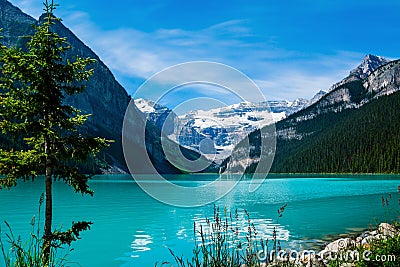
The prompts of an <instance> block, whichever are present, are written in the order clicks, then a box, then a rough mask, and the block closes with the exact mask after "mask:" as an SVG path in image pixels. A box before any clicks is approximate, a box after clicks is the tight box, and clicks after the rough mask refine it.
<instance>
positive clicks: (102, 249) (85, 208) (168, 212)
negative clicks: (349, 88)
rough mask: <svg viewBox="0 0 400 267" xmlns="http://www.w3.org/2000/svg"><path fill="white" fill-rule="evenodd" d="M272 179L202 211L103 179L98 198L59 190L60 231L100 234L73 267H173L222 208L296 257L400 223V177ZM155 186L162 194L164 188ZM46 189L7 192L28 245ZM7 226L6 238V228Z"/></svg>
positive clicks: (6, 207)
mask: <svg viewBox="0 0 400 267" xmlns="http://www.w3.org/2000/svg"><path fill="white" fill-rule="evenodd" d="M268 178H269V179H267V180H265V181H264V182H263V183H262V185H261V186H260V187H259V189H258V190H257V191H255V192H253V193H249V191H248V188H249V183H250V181H249V180H242V181H240V182H239V183H238V184H237V186H236V187H235V188H234V189H233V190H232V191H231V192H230V193H229V194H227V195H226V196H225V197H223V198H222V199H220V200H218V201H216V202H215V203H211V204H209V205H206V206H202V207H196V208H177V207H174V206H169V205H166V204H163V203H160V202H158V201H156V200H154V199H153V198H151V197H150V196H148V195H147V194H146V193H144V192H143V191H142V190H141V188H140V187H139V186H138V185H137V184H136V183H135V181H134V180H133V179H132V178H131V177H129V176H115V175H108V176H106V175H104V176H99V177H96V178H95V179H94V180H92V181H91V182H90V186H91V188H92V189H93V190H94V191H95V195H94V197H90V196H81V195H79V194H75V193H73V191H72V190H71V189H70V188H68V187H67V186H66V185H64V184H63V183H61V182H56V183H55V184H54V197H55V199H54V227H55V228H59V227H61V226H63V227H65V228H66V227H68V226H70V224H71V222H72V221H80V220H90V221H93V222H94V224H93V226H92V229H91V230H90V231H87V232H85V233H84V234H83V235H82V240H79V241H78V242H76V243H75V244H74V246H73V248H74V251H73V252H72V253H71V254H70V255H69V256H68V259H69V261H70V262H71V263H70V264H68V266H83V267H91V266H96V267H103V266H104V267H109V266H124V267H126V266H142V267H145V266H154V264H155V262H159V263H161V262H163V261H172V257H171V255H170V253H169V251H168V248H171V249H172V250H173V251H174V252H176V254H177V255H184V256H185V255H186V256H190V254H191V251H192V249H193V223H194V222H196V223H202V222H204V221H205V218H206V217H209V218H210V217H212V216H213V205H214V204H215V205H217V206H218V207H220V209H221V212H223V210H224V209H225V210H226V211H227V213H229V212H235V210H236V209H238V212H239V214H240V218H242V219H243V221H244V220H245V216H244V213H243V210H247V211H248V212H249V214H250V217H251V219H252V220H253V222H254V224H255V227H256V228H257V230H258V232H259V233H260V236H264V238H271V237H272V231H273V228H274V227H277V229H278V238H279V239H280V240H281V243H282V246H283V247H284V248H290V249H296V250H301V249H305V248H318V246H320V245H321V244H323V243H324V242H325V241H326V240H328V239H330V238H332V237H335V236H336V237H337V236H338V234H346V233H352V232H353V233H357V232H360V231H362V230H363V229H367V228H369V227H370V226H375V225H376V224H377V223H380V222H383V221H390V220H392V219H396V218H398V216H399V214H400V213H399V212H400V205H399V193H398V192H397V188H398V186H399V185H400V177H399V176H386V175H372V176H368V175H364V176H362V175H340V176H334V175H330V176H329V177H322V176H320V175H312V177H305V176H293V175H271V176H269V177H268ZM168 179H170V180H172V181H174V182H175V183H178V184H184V185H185V186H199V185H204V184H207V183H209V182H210V180H213V179H215V176H212V175H178V176H168ZM148 182H149V183H150V182H152V181H148ZM226 182H227V183H229V181H226ZM152 183H153V185H152V186H162V183H160V182H152ZM43 185H44V184H43V181H42V180H41V179H37V180H36V181H35V182H25V183H23V182H21V183H19V184H18V186H17V187H15V188H12V189H11V190H0V201H1V208H0V220H1V221H2V222H3V221H4V220H6V221H7V222H9V223H10V225H11V227H12V229H13V231H14V233H16V234H21V236H22V238H24V237H27V236H28V234H29V231H30V227H31V226H30V222H31V218H32V216H33V215H35V214H37V210H38V202H39V197H40V194H41V193H42V191H43V190H44V187H43ZM179 197H182V198H183V199H182V201H185V199H184V198H193V197H196V198H201V197H204V196H201V195H198V196H179ZM382 197H383V199H384V200H385V201H384V203H382ZM386 199H387V200H388V202H387V203H386ZM284 204H288V206H287V207H286V209H285V211H284V213H283V216H282V217H281V218H279V219H278V214H277V210H278V209H279V208H280V207H281V206H282V205H284ZM383 204H384V206H383ZM387 204H388V205H387ZM1 226H2V230H3V231H2V237H3V238H4V232H6V230H5V229H4V228H5V227H4V226H5V225H4V224H3V223H2V225H1ZM243 230H244V231H245V225H243ZM0 260H1V259H0ZM0 262H1V263H0V265H2V264H3V262H2V261H0ZM78 263H79V264H78Z"/></svg>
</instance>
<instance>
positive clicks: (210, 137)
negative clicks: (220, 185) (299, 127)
mask: <svg viewBox="0 0 400 267" xmlns="http://www.w3.org/2000/svg"><path fill="white" fill-rule="evenodd" d="M324 94H325V92H323V91H320V92H318V93H317V94H316V95H315V96H314V97H313V98H312V99H311V100H306V99H302V98H298V99H295V100H294V101H287V100H279V101H266V102H259V103H251V102H242V103H238V104H233V105H229V106H225V107H221V108H215V109H211V110H195V111H190V112H188V113H186V114H184V115H181V116H179V117H178V116H177V115H176V114H175V113H174V112H173V111H172V110H171V109H169V108H167V107H164V106H161V105H159V104H157V103H155V102H153V101H150V100H145V99H137V100H135V104H136V106H137V107H138V108H139V110H141V111H142V112H143V113H144V114H145V116H146V117H147V120H149V121H151V122H153V123H154V124H155V125H156V126H157V127H158V128H159V129H161V130H162V131H163V132H164V134H166V135H167V136H168V137H169V138H170V139H172V140H174V141H176V142H177V143H179V144H180V145H182V146H185V147H187V148H191V149H194V150H197V151H200V152H201V153H202V154H204V155H205V156H206V157H207V156H208V157H210V158H214V156H215V160H216V161H217V162H218V161H221V160H223V159H224V158H226V157H228V156H229V155H230V153H231V151H232V149H233V148H234V147H235V145H237V144H238V143H239V142H240V141H241V140H242V139H243V138H244V137H245V136H247V135H248V134H249V133H251V132H253V131H254V130H257V129H259V128H261V127H263V126H265V125H268V124H271V123H273V122H277V121H280V120H282V119H284V118H286V117H287V116H289V115H291V114H293V113H296V112H297V111H299V110H301V109H303V108H305V107H307V106H309V105H311V104H313V103H314V102H316V101H317V100H318V99H320V98H321V97H322V96H323V95H324Z"/></svg>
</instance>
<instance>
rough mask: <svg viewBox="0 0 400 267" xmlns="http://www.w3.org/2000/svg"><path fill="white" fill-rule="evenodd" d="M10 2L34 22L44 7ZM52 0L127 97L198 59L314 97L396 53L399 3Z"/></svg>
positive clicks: (23, 0) (34, 1) (266, 86)
mask: <svg viewBox="0 0 400 267" xmlns="http://www.w3.org/2000/svg"><path fill="white" fill-rule="evenodd" d="M11 2H12V3H13V4H15V5H17V6H18V7H20V8H21V9H22V10H23V11H25V12H26V13H28V14H30V15H32V16H34V17H35V18H37V17H38V16H39V14H40V13H41V10H42V4H41V3H42V1H40V0H11ZM58 2H59V4H60V5H61V6H60V7H59V8H58V10H57V11H56V15H57V16H60V17H62V19H63V22H64V24H65V25H66V26H68V27H69V28H70V29H72V30H73V31H74V33H75V34H76V35H77V36H78V37H79V38H81V39H82V40H83V41H84V42H85V43H86V44H87V45H88V46H89V47H91V48H92V49H93V50H94V51H95V52H96V53H97V54H98V55H99V56H100V58H101V59H102V60H103V61H104V62H105V63H106V64H107V65H108V66H109V67H110V69H111V70H112V72H113V73H114V75H115V76H116V78H117V80H118V81H119V82H120V83H121V84H122V85H123V86H124V87H125V88H126V89H127V91H128V92H129V93H130V94H132V95H134V93H135V91H136V89H137V88H138V86H139V85H140V84H141V83H142V82H143V81H145V80H146V79H147V78H149V77H150V76H152V75H154V74H155V73H157V72H159V71H161V70H162V69H164V68H166V67H169V66H171V65H174V64H179V63H183V62H187V61H198V60H200V61H214V62H219V63H223V64H227V65H229V66H232V67H234V68H236V69H238V70H239V71H241V72H243V73H244V74H246V75H247V76H248V77H250V78H251V79H252V80H254V81H255V82H256V84H257V85H258V86H259V87H260V88H261V90H262V92H263V93H264V95H265V97H266V99H269V100H275V99H288V100H293V99H295V98H297V97H303V98H311V97H312V96H313V95H314V94H315V93H316V92H317V91H318V90H320V89H325V90H326V89H328V88H329V86H330V85H331V84H332V83H334V82H337V81H339V80H340V79H342V78H343V77H345V76H346V75H347V74H348V72H349V71H350V70H351V69H352V68H354V67H355V66H357V65H358V64H359V62H360V61H361V60H362V58H363V57H364V55H366V54H369V53H370V54H375V55H381V56H384V57H388V58H391V59H395V58H400V51H399V49H398V47H399V43H400V27H398V25H399V22H398V14H400V1H398V0H392V1H389V0H380V1H370V0H364V1H344V0H336V1H316V0H292V1H289V0H288V1H269V0H264V1H262V0H259V1H235V0H229V1H225V0H224V1H168V0H167V1H162V0H161V1H160V0H159V1H155V0H146V1H144V0H143V1H135V0H119V1H113V2H112V1H93V0H80V1H75V0H59V1H58ZM194 91H195V89H193V91H190V92H191V93H189V95H190V97H193V96H206V95H207V94H209V93H210V92H206V91H207V90H206V91H204V90H202V91H199V92H196V93H195V92H194ZM175 100H176V99H175ZM170 101H171V103H172V102H173V100H170ZM176 101H177V100H176ZM232 101H237V100H232ZM166 102H168V101H166Z"/></svg>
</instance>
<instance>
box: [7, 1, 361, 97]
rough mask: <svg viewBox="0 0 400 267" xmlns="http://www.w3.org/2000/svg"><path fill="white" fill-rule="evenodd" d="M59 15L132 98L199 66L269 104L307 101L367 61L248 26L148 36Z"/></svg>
mask: <svg viewBox="0 0 400 267" xmlns="http://www.w3.org/2000/svg"><path fill="white" fill-rule="evenodd" d="M13 2H14V3H15V4H16V5H18V6H19V7H21V9H22V10H24V11H25V12H27V13H29V14H32V15H34V16H37V15H38V14H40V12H41V8H42V7H41V5H40V4H39V3H37V1H29V0H13ZM34 2H35V4H34ZM59 12H61V13H60V14H59V16H61V17H62V18H63V21H64V23H65V24H66V26H67V27H69V28H71V29H72V30H73V31H74V32H75V34H77V36H78V37H79V38H81V39H82V40H83V41H84V42H85V43H86V44H87V45H88V46H89V47H91V48H92V49H93V50H94V51H95V52H96V53H97V54H98V55H99V56H100V58H101V59H102V60H103V61H104V62H105V63H106V65H107V66H109V67H110V69H111V70H112V71H113V72H114V74H115V76H116V77H117V79H118V80H119V81H120V82H121V83H122V84H123V85H125V87H126V88H127V90H128V92H129V93H131V94H133V93H134V91H135V90H136V87H137V85H138V84H139V83H141V82H142V81H144V80H146V79H147V78H149V77H151V76H152V75H154V74H155V73H157V72H159V71H161V70H163V69H164V68H167V67H170V66H172V65H175V64H179V63H183V62H187V61H198V60H201V61H214V62H220V63H223V64H227V65H230V66H232V67H234V68H237V69H238V70H240V71H242V72H243V73H245V74H246V75H248V76H249V77H250V78H251V79H253V80H255V81H256V83H257V85H258V86H259V87H260V88H261V90H262V91H263V92H264V93H265V96H266V98H267V99H284V98H285V99H289V100H292V99H294V98H297V97H305V98H309V97H311V96H312V95H313V94H314V93H315V92H316V91H317V90H319V89H327V88H329V86H330V85H331V84H333V83H334V82H337V81H338V80H340V79H342V78H343V77H344V76H346V75H347V74H348V72H349V70H350V69H351V68H353V67H355V66H356V65H357V64H358V62H360V60H361V58H362V57H363V55H361V54H359V53H353V52H346V51H337V52H336V53H332V54H329V55H326V54H318V53H315V52H312V51H310V52H309V53H304V52H301V53H300V52H298V51H294V50H288V49H283V48H280V47H278V46H277V44H276V42H275V38H274V36H270V37H265V36H263V37H260V36H257V34H255V33H254V32H253V31H252V29H251V28H249V27H247V21H246V20H228V21H224V22H221V23H218V24H214V25H209V26H208V27H205V28H202V29H198V30H186V29H183V28H174V29H165V28H159V29H157V30H154V31H152V32H145V31H140V30H138V29H133V28H129V27H126V26H124V27H123V26H121V27H120V28H118V29H103V28H101V26H99V25H96V24H95V23H93V22H92V21H91V18H90V15H89V14H88V13H85V12H81V11H77V10H72V11H71V10H67V11H63V9H60V10H59ZM203 71H207V70H203ZM183 75H186V74H185V73H181V77H180V78H182V77H183ZM134 86H135V87H134ZM203 93H204V91H203ZM207 93H212V92H207ZM216 93H217V92H216Z"/></svg>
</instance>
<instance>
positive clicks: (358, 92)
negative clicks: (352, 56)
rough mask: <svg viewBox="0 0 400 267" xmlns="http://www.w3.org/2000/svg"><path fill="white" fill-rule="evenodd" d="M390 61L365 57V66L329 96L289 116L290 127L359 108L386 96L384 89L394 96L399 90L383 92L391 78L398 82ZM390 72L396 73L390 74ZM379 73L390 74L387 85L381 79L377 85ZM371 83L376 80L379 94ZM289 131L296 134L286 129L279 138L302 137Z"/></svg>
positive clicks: (357, 69) (288, 123)
mask: <svg viewBox="0 0 400 267" xmlns="http://www.w3.org/2000/svg"><path fill="white" fill-rule="evenodd" d="M388 62H389V60H387V59H385V58H383V57H378V56H373V55H367V56H365V57H364V59H363V60H362V62H361V64H360V65H359V66H357V67H356V68H355V69H353V70H352V71H350V75H349V76H347V77H346V78H344V79H343V80H342V81H340V82H338V83H336V84H334V85H332V86H331V87H330V89H329V92H328V93H326V94H323V93H321V95H322V96H321V95H320V96H319V100H318V101H315V102H314V103H313V104H312V105H310V106H308V107H307V108H306V109H304V110H302V111H300V112H299V113H297V114H294V115H293V116H289V117H288V118H287V120H286V121H285V122H286V124H287V125H288V127H289V128H290V129H293V127H294V126H295V125H296V123H298V122H301V121H305V120H310V119H313V118H315V117H316V116H318V115H320V114H323V113H328V112H341V111H343V110H345V109H352V108H359V107H361V106H362V105H364V104H366V103H368V102H369V101H371V100H372V99H374V98H376V97H378V96H379V95H381V94H383V92H381V91H382V90H384V91H385V92H391V93H393V92H394V91H395V89H394V88H392V87H389V88H385V89H383V88H384V87H385V85H386V83H387V84H390V83H389V82H388V81H389V80H390V79H396V78H393V75H395V74H394V73H393V72H396V69H395V68H394V66H393V64H395V63H393V62H391V63H388ZM388 69H392V70H391V71H389V72H388ZM378 73H385V75H386V76H385V78H383V80H384V81H385V82H383V81H382V80H381V82H380V85H378V84H377V83H378V82H377V75H378ZM390 73H391V74H390ZM389 76H390V77H389ZM368 81H370V82H371V83H372V81H373V83H374V86H375V87H376V88H377V89H376V90H378V91H379V92H377V91H376V90H375V91H374V90H372V89H371V88H372V87H371V86H370V84H368ZM391 84H393V81H391ZM378 88H380V89H378ZM288 132H290V133H293V131H291V130H288V129H286V128H283V129H279V130H278V136H281V137H285V136H286V137H287V138H292V137H293V136H296V137H298V135H293V134H289V135H287V133H288Z"/></svg>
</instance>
